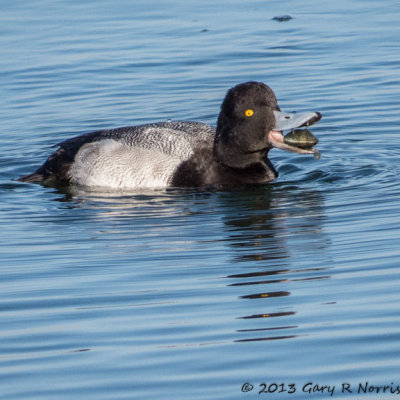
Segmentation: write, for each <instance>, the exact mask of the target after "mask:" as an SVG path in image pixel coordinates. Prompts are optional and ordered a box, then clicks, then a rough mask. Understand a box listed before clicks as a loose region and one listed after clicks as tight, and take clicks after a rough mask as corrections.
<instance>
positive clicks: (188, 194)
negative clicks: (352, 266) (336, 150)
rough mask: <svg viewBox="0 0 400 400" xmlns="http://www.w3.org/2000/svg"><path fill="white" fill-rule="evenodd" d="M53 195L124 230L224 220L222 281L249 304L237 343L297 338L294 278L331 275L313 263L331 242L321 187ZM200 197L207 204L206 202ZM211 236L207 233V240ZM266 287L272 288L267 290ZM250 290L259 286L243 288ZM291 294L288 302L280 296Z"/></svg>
mask: <svg viewBox="0 0 400 400" xmlns="http://www.w3.org/2000/svg"><path fill="white" fill-rule="evenodd" d="M58 193H61V194H62V196H63V198H62V199H59V200H61V201H66V202H67V203H69V207H76V208H80V207H82V206H84V209H85V211H88V210H91V209H92V210H93V211H95V212H94V213H87V212H85V213H84V214H83V215H80V217H84V218H91V219H92V218H94V219H100V220H102V219H109V218H111V219H112V220H118V219H124V220H126V221H127V224H126V225H125V233H126V232H127V231H132V227H133V226H137V224H138V222H139V221H143V222H145V221H146V222H145V225H146V227H147V228H148V229H150V230H152V231H154V232H157V233H156V234H157V235H159V234H160V232H162V231H163V230H164V232H165V229H164V228H165V226H166V225H168V226H170V225H171V226H172V225H173V226H175V229H179V226H181V227H183V226H185V228H186V229H187V225H188V224H189V229H198V225H196V224H197V223H198V221H203V220H204V219H205V218H206V219H208V220H214V221H215V220H217V221H222V223H223V225H222V228H221V225H219V223H218V224H216V225H215V226H214V229H215V228H216V229H218V232H216V237H215V240H213V241H219V242H221V243H226V244H228V246H229V247H230V249H231V251H229V254H230V258H231V260H232V264H233V267H237V268H238V270H237V271H236V273H231V274H229V275H227V276H226V278H227V279H228V280H229V283H228V284H227V286H228V287H231V288H237V289H238V294H237V298H238V301H248V303H247V306H246V308H245V309H246V311H245V313H243V314H242V315H237V316H236V318H237V319H238V320H242V321H244V320H245V321H248V324H249V325H250V324H251V325H253V326H250V327H240V328H239V329H236V333H237V334H238V335H239V337H238V338H236V339H234V341H235V342H249V341H260V340H277V339H290V338H294V337H297V336H299V335H300V333H297V332H296V331H299V329H300V328H301V321H299V319H300V317H299V313H300V311H301V310H299V309H298V308H297V306H296V304H299V303H301V301H299V302H296V297H295V295H294V294H293V290H292V289H293V288H297V287H298V286H296V285H297V284H298V283H299V282H303V283H307V282H309V283H310V282H313V281H318V280H323V279H328V278H330V276H329V274H328V273H327V270H328V268H326V267H324V266H323V265H321V261H319V264H318V265H314V260H313V255H315V254H316V253H315V252H318V259H319V260H321V253H323V252H321V250H323V249H324V248H325V247H326V246H328V245H329V239H328V238H327V235H326V233H325V232H324V230H323V224H324V221H325V214H324V196H323V194H321V193H319V192H313V191H310V190H307V191H305V190H300V189H298V188H297V187H294V186H291V187H290V188H286V189H285V188H282V187H279V186H272V185H271V186H267V187H254V188H253V189H248V190H245V191H244V190H243V191H242V190H238V191H233V192H228V193H226V192H201V191H198V190H160V191H154V190H151V191H142V192H140V193H138V192H137V191H135V192H132V193H127V192H122V193H119V192H115V191H110V192H107V191H106V192H105V191H91V192H87V191H83V190H79V189H78V188H69V189H68V191H64V192H58ZM205 199H206V202H207V205H208V207H209V208H208V209H206V208H205V207H204V202H205ZM198 201H199V203H197V202H198ZM197 204H201V207H199V208H198V207H197ZM161 217H162V218H161ZM180 224H181V225H180ZM190 224H192V225H193V227H192V228H190ZM120 229H121V227H120ZM146 232H147V231H146ZM147 234H149V232H147ZM181 234H182V233H181ZM165 235H168V232H166V233H165ZM165 239H166V241H165V245H162V246H161V247H160V249H161V250H162V251H164V252H168V251H169V250H168V246H172V243H174V240H175V243H177V241H176V238H175V239H173V238H171V237H169V238H167V237H165ZM209 240H210V238H209V236H207V240H206V242H207V241H209ZM182 243H183V242H182ZM180 245H181V244H180ZM182 245H184V244H182ZM128 251H129V250H128ZM165 254H166V253H164V257H165ZM315 258H317V257H315ZM237 268H236V269H237ZM266 285H273V290H271V287H270V286H266ZM251 288H257V290H255V291H250V292H247V293H246V292H244V293H243V290H247V289H249V290H250V289H251ZM292 297H293V299H292V300H291V301H290V302H289V303H288V301H285V300H284V299H288V298H292ZM241 309H243V308H241ZM290 320H292V321H290ZM294 321H295V322H294ZM278 332H279V334H278Z"/></svg>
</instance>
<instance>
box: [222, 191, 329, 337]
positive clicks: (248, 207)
mask: <svg viewBox="0 0 400 400" xmlns="http://www.w3.org/2000/svg"><path fill="white" fill-rule="evenodd" d="M242 196H243V199H241V201H235V202H234V204H235V205H236V208H235V211H234V212H232V213H230V212H226V213H225V214H224V216H225V219H224V223H225V226H226V228H227V235H226V239H225V240H226V242H227V243H228V244H229V246H230V247H231V249H232V261H234V262H235V263H242V265H243V267H242V268H241V272H240V273H236V274H230V275H228V276H227V277H226V278H227V279H229V281H230V283H228V286H229V287H238V288H240V289H241V294H240V295H238V297H239V299H243V300H251V301H254V306H251V305H249V306H248V307H247V309H248V310H249V313H248V314H245V315H241V316H239V317H238V319H239V320H248V324H249V325H254V327H248V328H241V329H237V330H236V332H237V333H238V334H239V335H240V337H239V338H237V339H236V340H235V341H237V342H249V341H260V340H278V339H291V338H294V337H296V336H298V335H299V333H297V331H298V328H299V324H298V323H296V322H297V321H298V319H296V314H297V313H298V307H299V305H298V303H297V302H296V301H295V299H293V301H280V299H282V300H283V299H284V298H288V297H289V296H292V292H291V290H290V288H292V287H294V286H295V285H296V284H295V282H301V281H318V280H321V279H329V277H330V276H329V274H328V273H327V268H325V267H324V266H322V265H318V266H310V264H313V259H312V257H313V255H315V252H320V250H321V249H323V248H324V247H325V246H327V245H328V244H329V240H328V239H327V235H326V234H325V233H324V231H323V221H324V218H325V217H324V206H323V204H324V199H323V195H321V194H320V193H318V192H313V191H304V190H299V189H297V188H291V189H285V188H279V187H278V188H277V187H271V188H269V190H268V191H266V190H265V189H264V190H263V191H261V192H254V193H248V192H247V193H246V194H243V195H242ZM238 204H239V205H240V209H238V208H237V205H238ZM229 209H230V207H229V204H228V207H227V210H229ZM299 256H300V257H299ZM296 257H298V258H299V262H298V263H297V262H296ZM307 257H309V258H310V263H307V264H306V265H307V266H304V264H305V263H304V258H307ZM270 285H273V286H270ZM246 288H247V289H249V291H248V292H247V293H243V290H245V289H246ZM252 288H254V289H256V290H254V292H253V291H252V290H251V289H252ZM260 289H261V290H260ZM282 309H284V310H282ZM255 310H257V311H258V310H260V311H261V312H257V311H256V312H254V311H255ZM250 321H253V322H254V323H253V322H250ZM291 321H296V322H295V323H290V322H291Z"/></svg>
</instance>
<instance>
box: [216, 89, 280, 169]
mask: <svg viewBox="0 0 400 400" xmlns="http://www.w3.org/2000/svg"><path fill="white" fill-rule="evenodd" d="M274 110H279V106H278V102H277V100H276V97H275V94H274V92H273V91H272V89H271V88H270V87H269V86H267V85H265V84H264V83H260V82H246V83H241V84H239V85H237V86H235V87H233V88H232V89H230V90H229V91H228V93H227V94H226V96H225V99H224V101H223V103H222V106H221V112H220V114H219V117H218V123H217V132H216V136H215V142H214V155H215V157H216V159H217V160H218V161H219V162H221V163H222V164H224V165H226V166H229V167H233V168H246V167H248V166H249V165H251V164H254V163H257V162H260V161H261V160H262V159H265V157H266V154H267V153H268V150H269V149H270V148H271V146H270V144H269V141H268V134H269V132H270V131H271V130H273V128H274V126H275V116H274V113H273V111H274Z"/></svg>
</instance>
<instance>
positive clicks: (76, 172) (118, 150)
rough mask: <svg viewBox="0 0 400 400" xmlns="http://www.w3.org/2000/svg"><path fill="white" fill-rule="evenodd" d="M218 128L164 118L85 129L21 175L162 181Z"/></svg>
mask: <svg viewBox="0 0 400 400" xmlns="http://www.w3.org/2000/svg"><path fill="white" fill-rule="evenodd" d="M214 135H215V130H214V128H212V127H211V126H209V125H206V124H203V123H199V122H182V121H176V122H161V123H155V124H147V125H140V126H133V127H125V128H117V129H109V130H102V131H96V132H91V133H87V134H84V135H81V136H77V137H74V138H71V139H68V140H65V141H63V142H61V143H59V146H60V148H59V149H58V150H57V151H56V152H54V153H53V154H52V155H51V156H50V157H49V158H48V160H47V161H46V162H45V163H44V164H43V165H42V166H41V167H40V168H39V169H38V170H37V171H36V172H35V173H33V174H31V175H28V176H26V177H23V178H21V180H23V181H43V182H46V183H49V184H54V183H71V184H78V185H85V186H104V187H112V188H128V187H131V188H133V187H163V186H168V184H170V183H171V179H172V175H173V173H174V171H175V170H176V168H177V167H178V166H179V165H180V164H181V163H182V162H183V161H185V160H186V159H188V158H189V157H190V156H191V155H192V154H193V152H194V151H195V149H196V148H197V147H198V146H204V145H208V146H212V143H213V139H214Z"/></svg>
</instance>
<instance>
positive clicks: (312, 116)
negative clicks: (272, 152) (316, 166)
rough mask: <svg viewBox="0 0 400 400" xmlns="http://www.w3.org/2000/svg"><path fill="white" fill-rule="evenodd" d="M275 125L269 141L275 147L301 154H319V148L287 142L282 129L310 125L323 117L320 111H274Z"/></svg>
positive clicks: (269, 134) (269, 135)
mask: <svg viewBox="0 0 400 400" xmlns="http://www.w3.org/2000/svg"><path fill="white" fill-rule="evenodd" d="M274 115H275V127H274V129H273V130H272V131H270V132H269V133H268V141H269V142H270V144H271V145H272V146H273V147H276V148H278V149H281V150H286V151H292V152H294V153H300V154H314V156H315V155H317V154H319V151H318V150H317V149H313V148H310V149H304V148H300V147H296V146H293V145H290V144H287V143H285V141H284V136H283V133H282V131H284V130H291V129H296V128H300V127H302V126H310V125H312V124H315V123H316V122H317V121H319V120H320V119H321V118H322V114H321V113H319V112H303V113H284V112H282V111H274Z"/></svg>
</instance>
